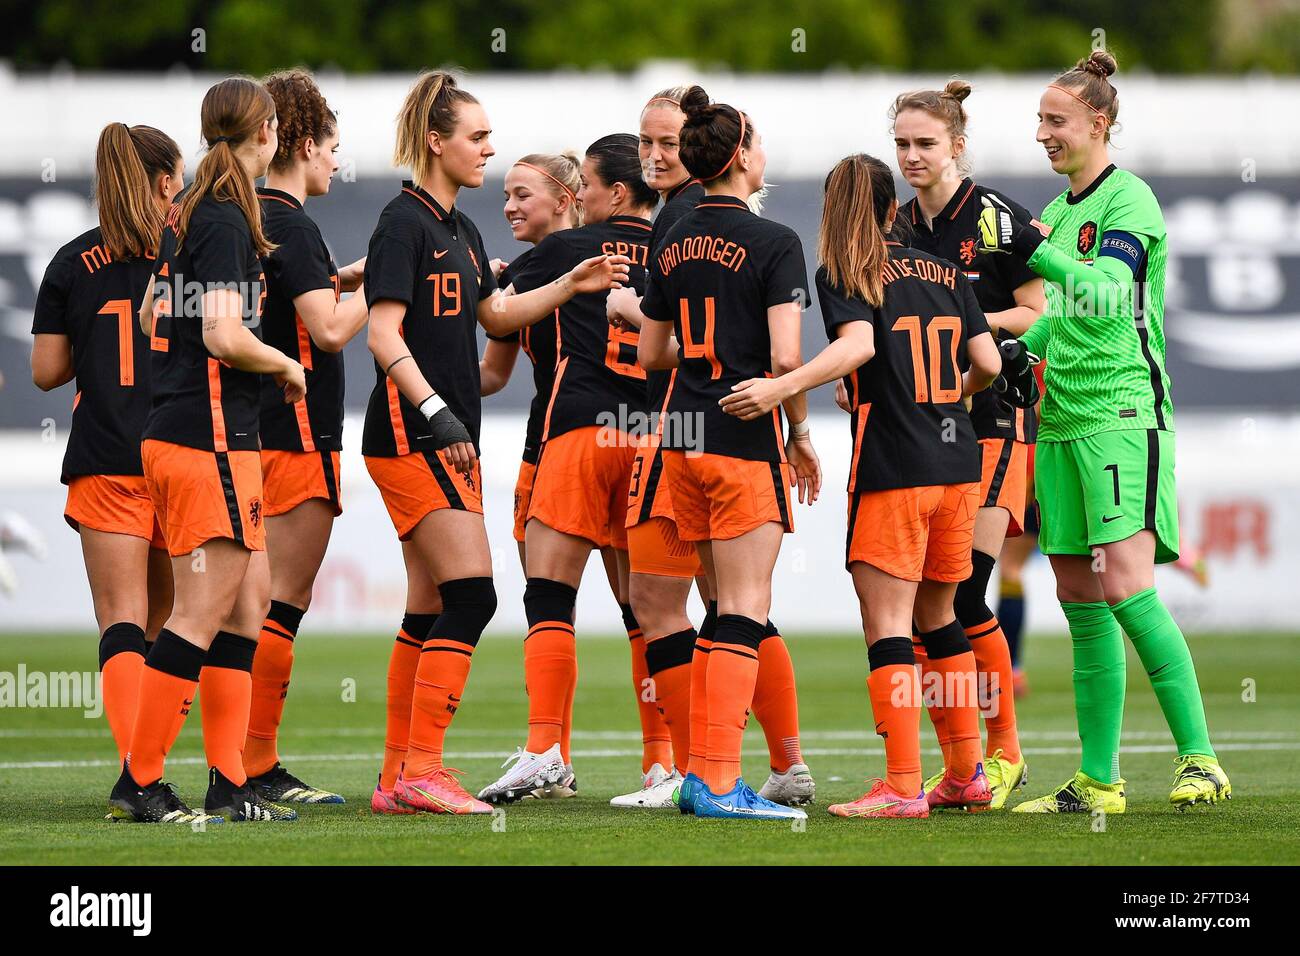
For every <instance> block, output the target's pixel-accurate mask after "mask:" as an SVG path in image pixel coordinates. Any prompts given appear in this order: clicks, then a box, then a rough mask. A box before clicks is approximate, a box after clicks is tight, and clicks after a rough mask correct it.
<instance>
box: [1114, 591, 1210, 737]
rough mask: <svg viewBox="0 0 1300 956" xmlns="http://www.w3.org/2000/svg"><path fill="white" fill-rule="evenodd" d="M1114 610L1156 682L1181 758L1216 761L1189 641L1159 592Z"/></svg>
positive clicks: (1141, 595)
mask: <svg viewBox="0 0 1300 956" xmlns="http://www.w3.org/2000/svg"><path fill="white" fill-rule="evenodd" d="M1111 611H1112V612H1113V613H1114V615H1115V620H1117V621H1119V624H1120V627H1122V628H1124V633H1126V634H1127V635H1128V639H1129V640H1130V641H1132V642H1133V648H1134V650H1136V651H1137V653H1138V657H1139V658H1141V659H1142V667H1143V669H1144V670H1145V671H1146V672H1147V677H1149V678H1151V687H1152V689H1153V690H1154V691H1155V692H1156V700H1158V701H1160V709H1161V710H1162V711H1163V712H1164V715H1165V722H1166V723H1168V724H1169V729H1170V731H1172V732H1173V735H1174V742H1175V743H1176V744H1177V745H1178V755H1179V756H1180V757H1185V756H1187V755H1188V754H1202V755H1204V756H1206V757H1213V756H1214V748H1212V747H1211V746H1210V731H1209V729H1208V728H1207V727H1206V726H1205V706H1204V704H1203V703H1202V702H1201V688H1200V686H1199V685H1198V684H1197V683H1196V665H1195V664H1193V663H1192V655H1191V652H1190V651H1189V650H1188V649H1187V640H1186V639H1185V638H1184V637H1183V632H1182V631H1181V630H1179V629H1178V624H1177V623H1175V621H1174V619H1173V617H1172V616H1171V615H1170V614H1169V609H1168V608H1166V607H1165V605H1164V602H1163V601H1161V600H1160V596H1159V595H1158V594H1156V589H1155V588H1147V589H1146V590H1145V591H1140V592H1138V593H1137V594H1134V595H1133V596H1132V597H1130V598H1126V599H1125V600H1123V601H1120V602H1119V603H1118V604H1116V605H1115V606H1114V607H1113V608H1111Z"/></svg>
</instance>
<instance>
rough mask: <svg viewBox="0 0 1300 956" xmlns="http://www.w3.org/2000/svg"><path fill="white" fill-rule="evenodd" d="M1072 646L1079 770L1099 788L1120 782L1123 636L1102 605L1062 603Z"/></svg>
mask: <svg viewBox="0 0 1300 956" xmlns="http://www.w3.org/2000/svg"><path fill="white" fill-rule="evenodd" d="M1061 610H1063V611H1064V612H1065V617H1066V620H1068V621H1069V622H1070V640H1071V641H1072V642H1073V643H1074V673H1073V678H1074V712H1075V716H1076V717H1077V719H1078V721H1079V743H1080V744H1081V745H1082V747H1083V760H1082V762H1081V764H1080V769H1081V770H1082V771H1083V772H1084V773H1085V774H1087V775H1088V776H1089V777H1092V779H1094V780H1096V781H1098V782H1100V783H1118V782H1119V735H1120V727H1121V725H1122V724H1123V722H1124V678H1125V671H1124V636H1123V635H1122V634H1120V632H1119V625H1118V624H1116V623H1115V615H1113V614H1112V613H1111V611H1110V608H1109V607H1108V606H1107V605H1106V604H1105V602H1103V601H1094V602H1091V603H1088V604H1072V603H1069V604H1067V603H1064V602H1063V603H1062V604H1061Z"/></svg>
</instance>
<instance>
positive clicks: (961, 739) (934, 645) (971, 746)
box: [921, 620, 982, 780]
mask: <svg viewBox="0 0 1300 956" xmlns="http://www.w3.org/2000/svg"><path fill="white" fill-rule="evenodd" d="M921 639H922V641H924V643H925V646H926V656H927V657H928V658H929V661H930V667H931V668H932V673H933V674H934V675H935V678H936V682H935V683H934V684H928V685H926V693H927V696H931V697H932V696H934V695H936V694H937V695H938V701H939V704H940V706H941V708H942V710H943V712H944V713H943V721H944V727H945V729H946V732H947V734H948V752H947V754H946V756H945V760H944V766H945V767H946V768H947V770H948V772H949V773H950V774H952V775H953V776H954V777H957V778H958V779H961V780H965V779H967V778H968V777H970V775H971V774H973V773H974V772H975V767H976V766H977V765H978V764H979V762H980V758H981V756H982V753H981V750H980V718H979V711H980V708H979V685H978V683H977V682H976V674H975V655H974V653H972V652H971V649H970V641H968V640H967V639H966V631H965V630H964V629H963V628H962V626H961V624H960V623H959V622H958V621H956V620H952V621H950V622H948V623H947V624H945V625H944V626H943V627H941V628H938V629H937V630H934V631H929V632H927V633H925V634H922V635H921Z"/></svg>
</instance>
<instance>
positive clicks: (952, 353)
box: [893, 315, 961, 405]
mask: <svg viewBox="0 0 1300 956" xmlns="http://www.w3.org/2000/svg"><path fill="white" fill-rule="evenodd" d="M893 331H895V332H906V333H907V338H908V341H909V343H910V344H911V346H912V382H913V385H914V386H915V389H916V401H917V404H923V403H925V402H933V403H934V404H936V405H949V404H951V403H953V402H956V401H959V400H960V399H961V369H960V368H958V366H957V340H958V339H959V338H960V337H961V319H960V318H958V317H957V316H955V315H936V316H934V318H932V319H930V321H929V322H927V323H926V324H925V340H926V341H925V344H926V345H927V346H929V348H928V349H927V348H924V347H923V346H922V344H921V317H920V316H919V315H904V316H900V317H899V318H898V319H897V320H895V322H894V325H893ZM941 332H948V333H950V335H949V349H948V352H947V354H946V355H945V353H944V350H943V346H942V344H941V343H940V340H939V335H940V333H941ZM927 351H928V352H929V353H930V362H929V375H928V379H927V375H926V371H927V369H926V361H925V353H926V352H927ZM945 358H946V359H947V360H948V362H947V364H948V367H949V368H950V369H951V375H952V380H953V386H952V387H951V388H944V387H943V379H944V369H943V364H944V359H945Z"/></svg>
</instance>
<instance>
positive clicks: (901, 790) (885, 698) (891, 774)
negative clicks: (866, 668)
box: [867, 637, 921, 799]
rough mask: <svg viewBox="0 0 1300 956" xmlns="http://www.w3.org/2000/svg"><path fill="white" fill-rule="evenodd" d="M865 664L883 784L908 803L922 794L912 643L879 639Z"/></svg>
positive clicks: (918, 687)
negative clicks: (882, 750) (881, 756)
mask: <svg viewBox="0 0 1300 956" xmlns="http://www.w3.org/2000/svg"><path fill="white" fill-rule="evenodd" d="M867 660H868V661H869V662H870V666H871V673H870V674H869V675H868V677H867V692H868V693H869V694H870V696H871V713H872V716H873V717H874V718H875V721H876V733H878V734H879V735H880V736H881V737H883V738H884V741H885V784H886V785H887V786H888V787H889V789H891V790H893V791H894V792H895V793H897V794H899V795H900V796H904V797H908V798H909V799H910V798H912V797H915V796H916V795H917V794H918V793H920V792H921V684H920V681H918V680H917V676H916V664H915V661H914V658H913V656H912V642H911V640H910V639H909V638H906V637H885V638H881V639H880V640H878V641H876V642H875V643H874V644H872V645H871V646H870V647H868V648H867Z"/></svg>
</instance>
